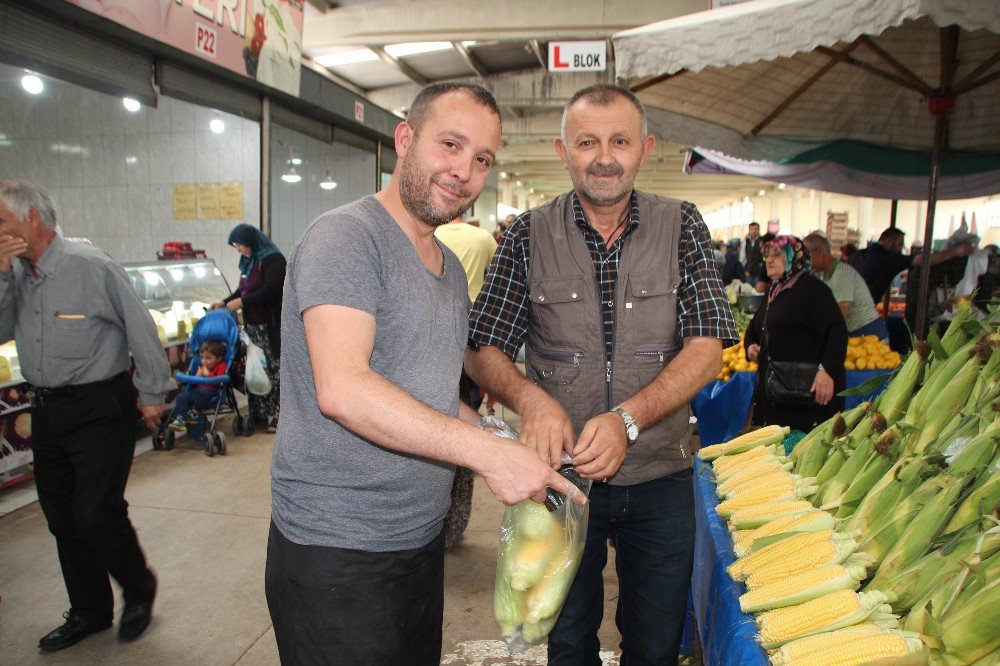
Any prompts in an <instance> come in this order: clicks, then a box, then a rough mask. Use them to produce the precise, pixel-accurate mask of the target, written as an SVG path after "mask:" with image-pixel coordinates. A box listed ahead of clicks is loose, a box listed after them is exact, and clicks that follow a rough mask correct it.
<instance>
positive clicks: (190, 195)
mask: <svg viewBox="0 0 1000 666" xmlns="http://www.w3.org/2000/svg"><path fill="white" fill-rule="evenodd" d="M197 196H198V195H197V190H196V189H195V186H194V185H186V184H182V185H174V219H175V220H196V219H198V203H197Z"/></svg>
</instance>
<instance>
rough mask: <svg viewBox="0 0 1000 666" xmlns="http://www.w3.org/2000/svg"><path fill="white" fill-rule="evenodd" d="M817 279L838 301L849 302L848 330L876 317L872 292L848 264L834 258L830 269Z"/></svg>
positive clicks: (865, 323)
mask: <svg viewBox="0 0 1000 666" xmlns="http://www.w3.org/2000/svg"><path fill="white" fill-rule="evenodd" d="M819 279H820V280H822V281H823V282H825V283H826V285H827V286H828V287H830V291H832V292H833V297H834V298H835V299H837V302H838V303H842V302H844V301H849V302H850V303H851V307H850V309H848V311H847V330H848V332H850V331H856V330H858V329H859V328H861V327H862V326H866V325H868V324H870V323H872V322H873V321H875V320H876V319H878V312H877V311H876V310H875V303H874V302H873V301H872V293H871V292H870V291H869V290H868V285H867V284H865V279H864V278H863V277H861V274H860V273H858V271H857V270H855V269H854V268H852V267H851V266H850V265H849V264H845V263H844V262H842V261H839V260H836V259H834V261H833V265H832V266H830V270H828V271H826V272H825V273H823V274H822V275H820V276H819Z"/></svg>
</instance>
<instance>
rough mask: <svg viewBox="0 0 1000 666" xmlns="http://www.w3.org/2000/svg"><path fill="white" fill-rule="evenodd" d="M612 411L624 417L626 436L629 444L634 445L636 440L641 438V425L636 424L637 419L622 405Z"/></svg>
mask: <svg viewBox="0 0 1000 666" xmlns="http://www.w3.org/2000/svg"><path fill="white" fill-rule="evenodd" d="M611 411H613V412H614V413H615V414H617V415H618V416H620V417H622V421H624V422H625V437H626V438H627V439H628V445H629V446H632V445H633V444H635V440H637V439H639V426H638V425H636V422H635V419H633V418H632V415H631V414H629V413H628V412H626V411H625V410H624V409H622V408H621V407H620V406H619V407H615V408H614V409H612V410H611Z"/></svg>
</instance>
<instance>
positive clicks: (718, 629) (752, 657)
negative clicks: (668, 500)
mask: <svg viewBox="0 0 1000 666" xmlns="http://www.w3.org/2000/svg"><path fill="white" fill-rule="evenodd" d="M711 474H712V472H711V468H710V467H709V466H708V465H707V464H706V463H705V462H703V461H702V460H701V458H700V457H697V456H696V457H695V474H694V506H695V524H696V530H697V532H696V535H695V544H694V571H693V573H692V576H691V593H692V596H693V597H694V612H695V618H696V619H697V621H698V634H699V638H700V639H701V646H702V652H703V655H704V661H705V663H706V664H710V665H711V666H730V665H731V666H768V660H767V655H766V654H765V653H764V650H763V649H761V647H760V646H759V645H758V644H757V638H756V637H757V626H756V625H755V624H754V620H753V617H752V616H750V615H747V614H746V613H744V612H742V611H741V610H740V601H739V599H740V595H741V594H743V593H744V592H746V587H744V586H743V583H736V582H734V581H733V579H732V578H730V577H729V574H727V573H726V567H727V566H729V565H730V564H732V562H733V560H734V559H736V556H735V555H734V554H733V543H732V540H731V538H730V536H729V531H728V530H727V529H726V524H725V522H723V520H722V519H721V518H719V515H718V514H717V513H716V512H715V507H716V506H717V505H718V503H719V500H718V498H717V497H716V495H715V482H714V481H713V480H712V476H711Z"/></svg>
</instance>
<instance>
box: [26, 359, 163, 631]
mask: <svg viewBox="0 0 1000 666" xmlns="http://www.w3.org/2000/svg"><path fill="white" fill-rule="evenodd" d="M135 404H136V393H135V388H134V387H133V386H132V380H131V378H130V377H129V376H128V373H122V374H121V375H118V376H117V377H115V378H114V379H112V380H110V381H108V382H104V383H101V384H99V385H92V386H89V387H86V388H85V389H79V390H71V391H70V392H68V393H66V394H61V395H58V396H54V397H51V398H41V399H38V400H36V404H35V406H34V407H32V409H31V422H32V448H33V449H34V454H35V485H36V487H37V488H38V502H39V504H40V505H41V507H42V512H43V513H44V514H45V519H46V520H47V521H48V525H49V531H50V532H52V534H53V536H55V538H56V547H57V549H58V551H59V564H60V566H61V567H62V573H63V579H64V580H65V582H66V591H67V592H68V593H69V601H70V605H71V607H72V609H73V611H74V612H75V613H77V614H79V615H80V616H81V617H83V618H85V619H87V620H90V621H92V622H95V623H100V624H103V623H106V622H110V621H111V619H112V618H113V616H114V594H113V593H112V590H111V581H110V580H109V579H108V574H109V573H110V574H111V575H112V576H114V578H115V580H117V581H118V583H119V584H120V585H121V586H122V589H123V591H124V594H125V601H126V603H129V602H132V601H143V600H145V599H147V598H148V597H149V595H150V594H151V593H152V590H153V586H154V579H153V575H152V574H151V573H150V571H149V569H148V568H147V567H146V557H145V555H143V553H142V549H141V548H140V547H139V540H138V538H137V537H136V535H135V530H134V529H133V528H132V523H131V522H130V521H129V517H128V503H127V502H126V501H125V483H126V482H127V480H128V474H129V470H130V469H131V468H132V456H133V455H134V454H135V421H136V418H135V417H136V412H135Z"/></svg>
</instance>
